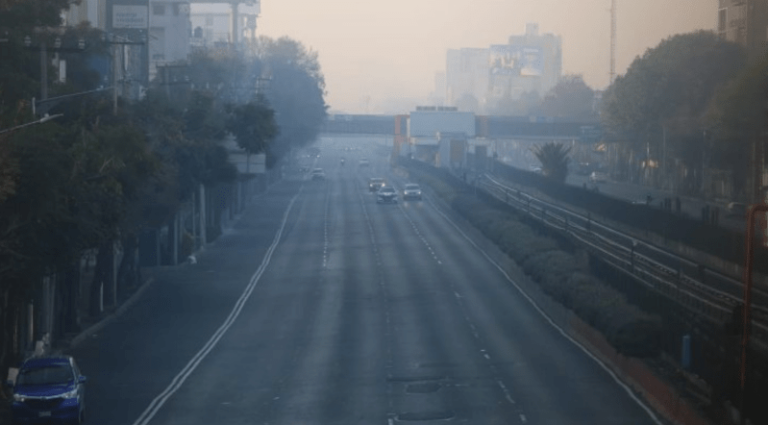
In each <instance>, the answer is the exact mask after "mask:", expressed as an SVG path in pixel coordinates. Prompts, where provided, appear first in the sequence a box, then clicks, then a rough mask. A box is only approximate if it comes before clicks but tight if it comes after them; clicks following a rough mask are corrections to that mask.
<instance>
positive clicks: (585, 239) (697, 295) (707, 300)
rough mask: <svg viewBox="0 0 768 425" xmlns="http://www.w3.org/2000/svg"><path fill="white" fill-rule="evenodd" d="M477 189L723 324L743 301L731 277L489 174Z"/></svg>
mask: <svg viewBox="0 0 768 425" xmlns="http://www.w3.org/2000/svg"><path fill="white" fill-rule="evenodd" d="M475 185H476V187H477V188H478V189H480V190H483V191H484V192H486V193H487V194H489V195H491V196H493V197H494V198H496V199H498V200H500V201H502V202H504V203H505V204H507V205H510V206H512V207H513V208H515V209H517V210H519V211H521V212H523V213H526V214H527V215H529V216H530V217H532V218H534V219H537V220H539V221H540V222H542V223H543V224H545V225H547V226H549V227H552V228H555V229H558V230H560V231H562V232H565V233H567V234H569V235H570V236H571V237H572V238H573V239H574V240H575V241H577V242H578V243H579V244H580V245H581V246H582V247H583V248H584V249H586V250H587V251H589V252H591V253H593V254H595V255H597V256H599V257H600V258H601V259H602V260H603V261H605V262H607V263H609V264H611V265H612V266H613V267H615V268H616V269H619V270H621V271H622V272H624V273H626V274H628V275H631V276H633V277H635V278H636V279H637V280H638V281H640V282H642V283H643V284H645V285H646V286H648V287H649V288H651V289H652V290H654V291H655V292H657V293H659V294H662V295H663V296H666V297H668V298H670V299H672V300H674V301H675V302H676V303H678V304H680V305H681V306H683V307H684V308H686V309H688V310H689V311H691V312H693V313H695V314H698V315H701V316H704V317H707V318H709V319H710V320H712V321H714V322H715V323H723V322H725V321H727V320H730V319H731V318H732V317H733V311H734V308H735V307H736V306H738V305H740V304H741V302H742V292H743V283H742V282H740V281H739V280H737V279H734V278H732V277H730V276H727V275H724V274H722V273H718V272H716V271H714V270H711V269H707V268H705V267H702V266H700V265H699V264H697V263H695V262H693V261H691V260H689V259H686V258H683V257H680V256H679V255H676V254H673V253H671V252H668V251H666V250H664V249H662V248H659V247H656V246H653V245H651V244H648V243H646V242H644V241H642V240H640V239H638V238H636V237H633V236H630V235H628V234H626V233H623V232H621V231H619V230H616V229H614V228H611V227H609V226H607V225H605V224H602V223H599V222H597V221H595V220H594V219H593V218H592V217H591V215H590V214H587V215H583V214H579V213H576V212H574V211H570V210H568V209H565V208H563V207H560V206H558V205H555V204H553V203H550V202H546V201H543V200H541V199H538V198H536V197H534V196H531V195H529V194H527V193H525V192H522V191H521V190H519V189H515V188H512V187H509V186H507V185H505V184H504V183H503V182H502V181H500V180H498V179H496V178H494V177H493V176H490V175H487V174H486V175H484V176H482V177H480V178H478V179H477V180H476V181H475ZM767 301H768V294H766V293H765V292H758V293H756V299H755V303H754V304H753V305H755V307H753V313H754V316H753V317H754V319H753V323H752V331H751V332H752V336H753V338H754V341H755V343H757V344H759V345H760V346H761V348H762V349H764V350H767V351H768V308H766V305H768V302H767Z"/></svg>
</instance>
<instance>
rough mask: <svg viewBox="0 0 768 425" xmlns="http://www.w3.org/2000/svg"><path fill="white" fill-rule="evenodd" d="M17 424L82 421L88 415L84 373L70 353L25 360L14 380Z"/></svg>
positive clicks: (13, 405)
mask: <svg viewBox="0 0 768 425" xmlns="http://www.w3.org/2000/svg"><path fill="white" fill-rule="evenodd" d="M11 413H12V415H13V423H14V424H51V423H54V424H80V423H82V422H83V420H84V419H85V376H83V375H81V374H80V370H79V369H78V368H77V364H76V363H75V359H73V358H72V357H70V356H56V357H40V358H32V359H29V360H27V361H25V362H24V363H23V364H22V365H21V368H20V369H19V374H18V375H17V376H16V382H15V383H13V404H12V406H11Z"/></svg>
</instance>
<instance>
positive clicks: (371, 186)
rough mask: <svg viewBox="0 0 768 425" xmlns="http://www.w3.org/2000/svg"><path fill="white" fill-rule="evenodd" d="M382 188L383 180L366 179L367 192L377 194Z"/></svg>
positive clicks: (375, 178)
mask: <svg viewBox="0 0 768 425" xmlns="http://www.w3.org/2000/svg"><path fill="white" fill-rule="evenodd" d="M382 186H384V179H382V178H380V177H371V178H370V179H368V190H370V191H371V192H378V191H379V189H381V188H382Z"/></svg>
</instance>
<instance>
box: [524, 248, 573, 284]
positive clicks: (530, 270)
mask: <svg viewBox="0 0 768 425" xmlns="http://www.w3.org/2000/svg"><path fill="white" fill-rule="evenodd" d="M523 271H524V272H525V273H526V274H527V275H529V276H531V277H532V278H534V279H535V280H537V281H542V280H544V279H545V277H549V278H554V279H557V278H561V277H562V278H564V279H567V278H568V276H569V275H571V274H572V273H574V272H577V271H579V270H578V266H577V265H576V261H575V259H574V258H573V255H571V254H568V253H567V252H564V251H558V250H555V251H546V252H542V253H539V254H536V255H532V256H530V257H529V258H528V259H527V260H526V261H525V262H524V263H523Z"/></svg>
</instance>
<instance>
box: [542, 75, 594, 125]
mask: <svg viewBox="0 0 768 425" xmlns="http://www.w3.org/2000/svg"><path fill="white" fill-rule="evenodd" d="M594 101H595V92H594V90H592V89H591V88H590V87H589V86H588V85H587V84H586V83H585V82H584V79H583V77H582V76H581V75H564V76H562V77H561V78H560V81H558V83H557V84H556V85H555V86H554V87H552V89H551V90H550V91H549V93H547V95H546V96H545V97H544V101H543V102H542V108H543V110H544V113H545V114H546V115H548V116H551V117H567V118H574V119H582V120H583V119H592V118H596V114H595V111H594Z"/></svg>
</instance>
